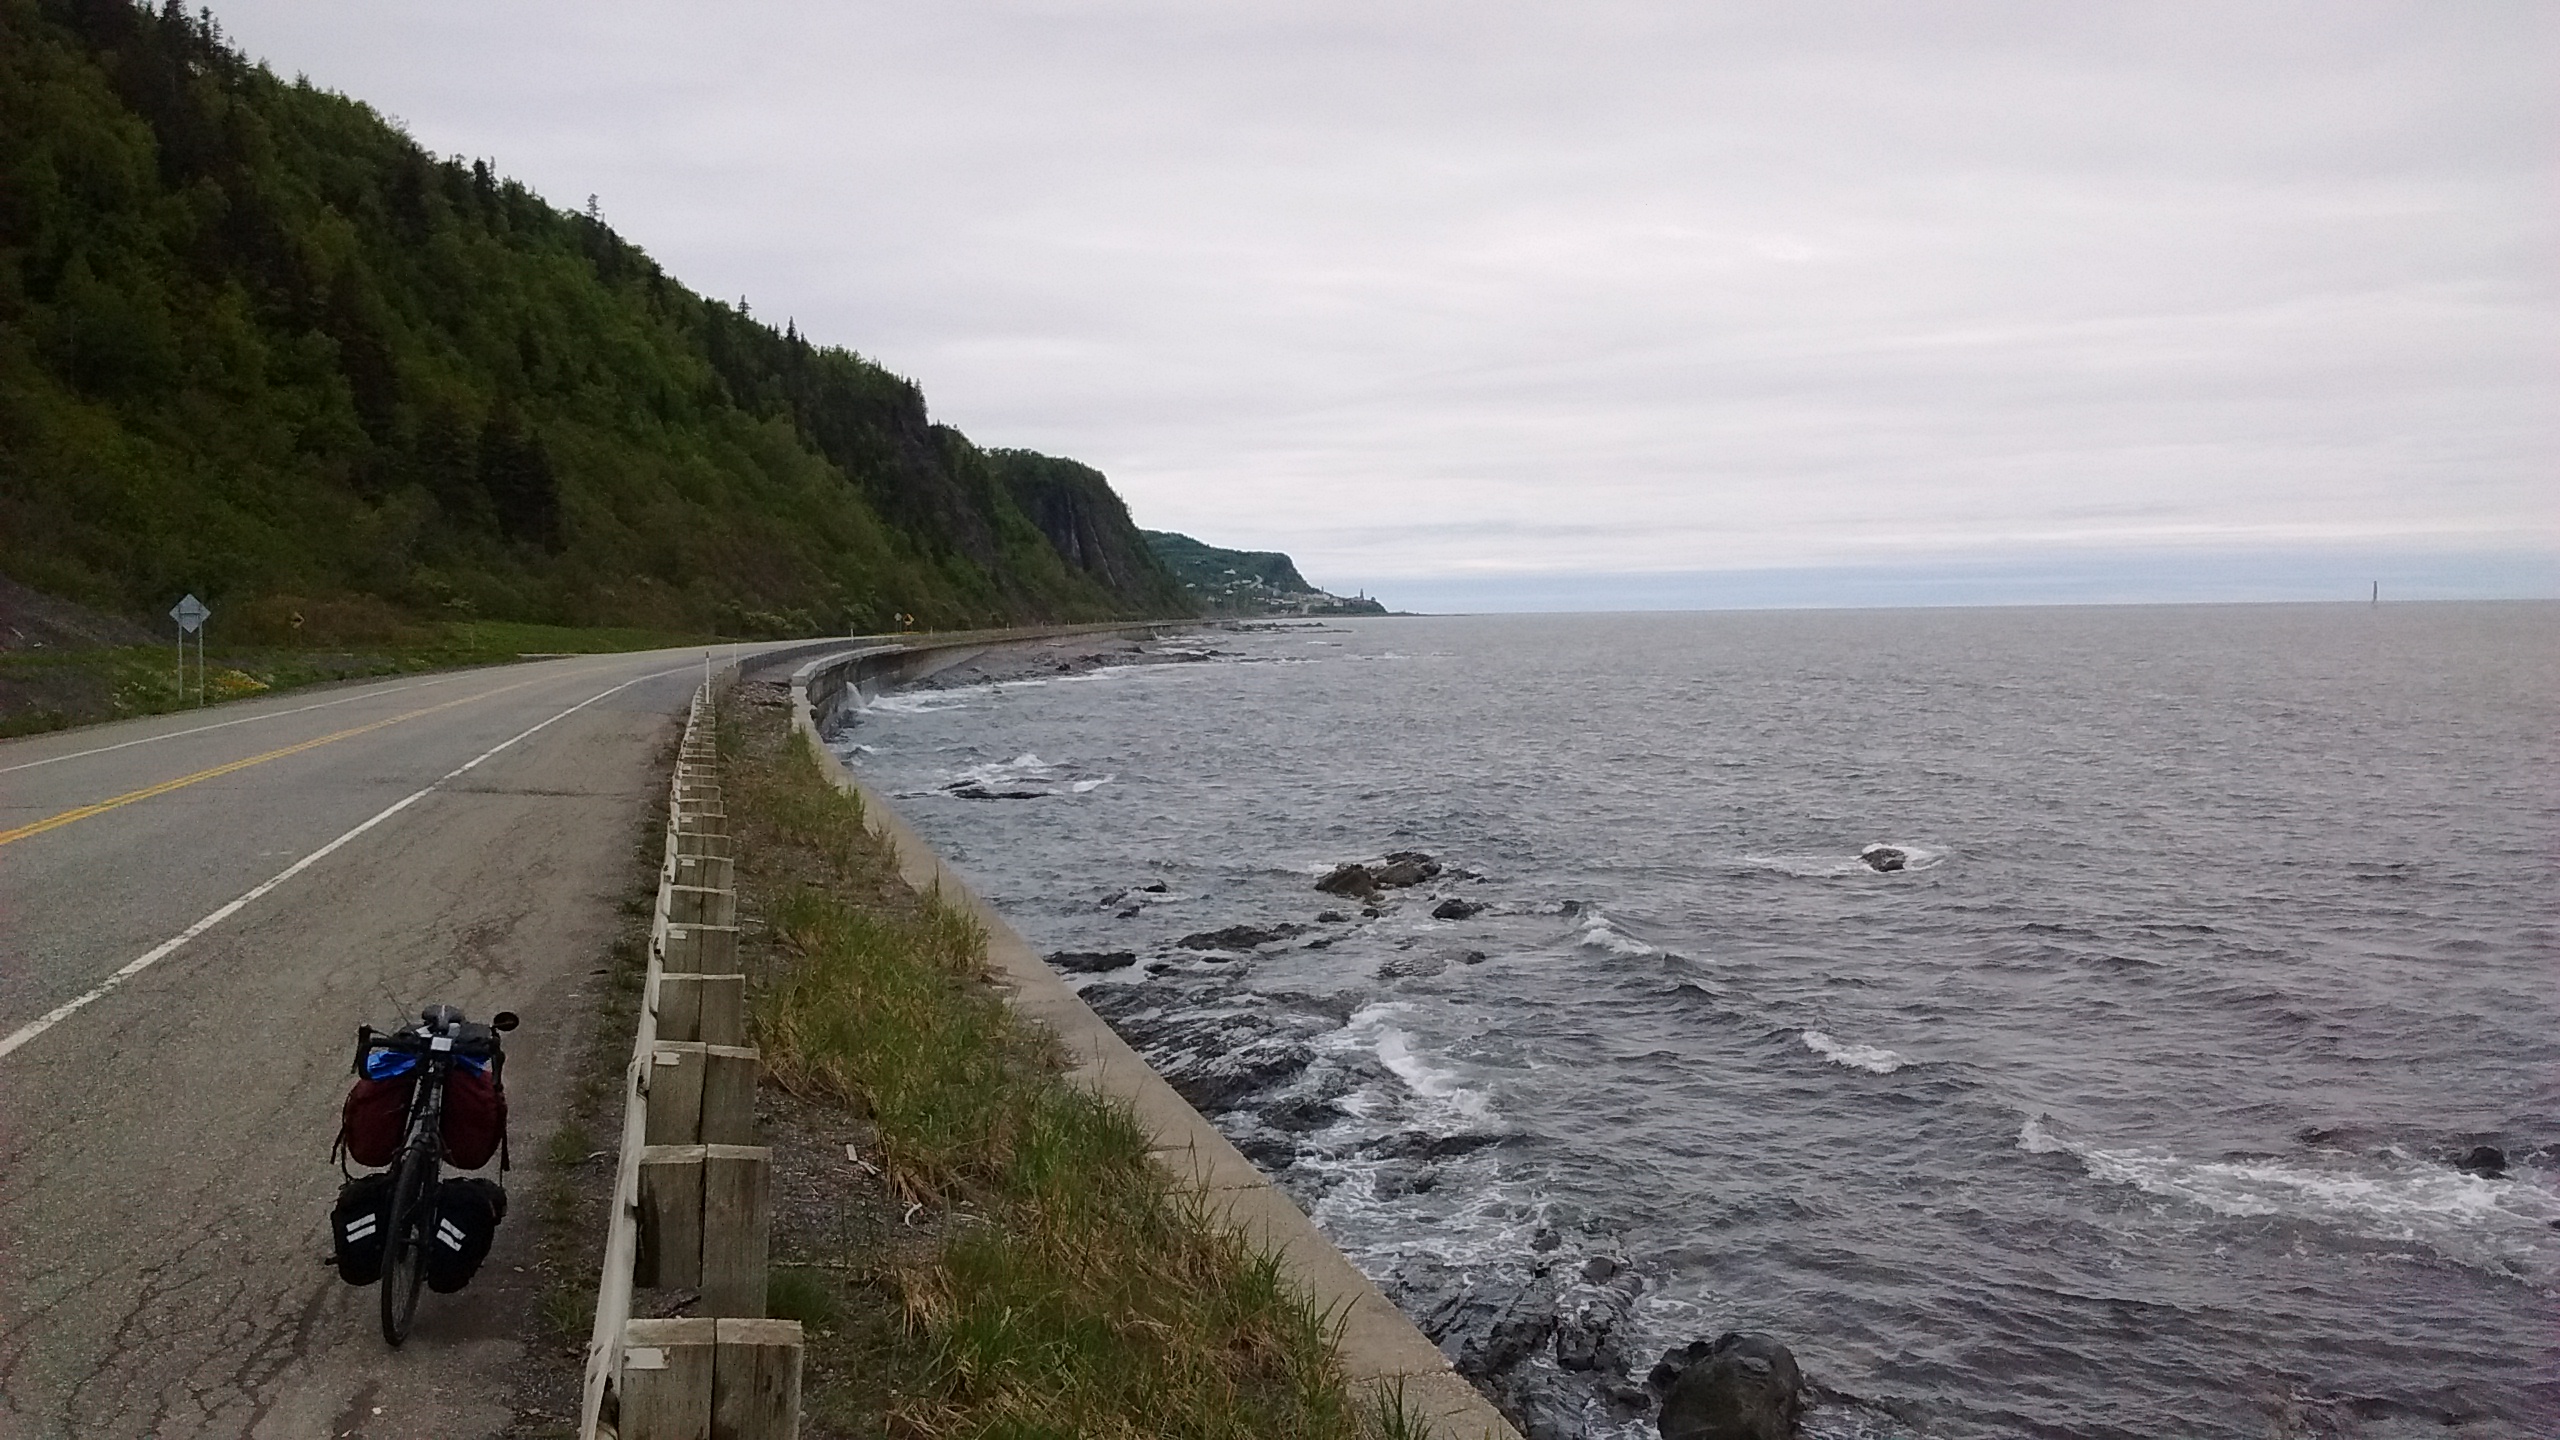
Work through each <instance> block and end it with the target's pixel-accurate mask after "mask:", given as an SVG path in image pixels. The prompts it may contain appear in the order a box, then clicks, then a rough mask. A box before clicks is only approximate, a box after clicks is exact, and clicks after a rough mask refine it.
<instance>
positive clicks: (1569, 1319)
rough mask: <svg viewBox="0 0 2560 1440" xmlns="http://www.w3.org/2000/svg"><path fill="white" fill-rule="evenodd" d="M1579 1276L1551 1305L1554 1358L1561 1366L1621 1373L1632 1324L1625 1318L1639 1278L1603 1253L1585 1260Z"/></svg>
mask: <svg viewBox="0 0 2560 1440" xmlns="http://www.w3.org/2000/svg"><path fill="white" fill-rule="evenodd" d="M1595 1273H1596V1274H1598V1275H1599V1277H1600V1278H1599V1279H1597V1280H1595V1279H1593V1278H1592V1276H1593V1275H1594V1274H1595ZM1582 1277H1583V1278H1582V1283H1581V1284H1579V1285H1574V1286H1570V1287H1568V1288H1567V1289H1566V1290H1565V1292H1564V1294H1563V1296H1562V1298H1561V1299H1560V1300H1559V1301H1558V1302H1557V1305H1556V1340H1555V1349H1556V1363H1557V1364H1558V1365H1561V1366H1563V1367H1564V1368H1565V1369H1567V1370H1581V1371H1600V1372H1603V1373H1606V1374H1610V1375H1621V1376H1622V1375H1625V1374H1626V1373H1627V1364H1628V1355H1627V1344H1626V1340H1627V1332H1628V1331H1629V1330H1631V1329H1633V1328H1634V1327H1633V1326H1632V1325H1631V1324H1630V1323H1629V1322H1630V1321H1631V1320H1632V1319H1633V1318H1634V1316H1635V1309H1636V1297H1637V1296H1639V1295H1641V1294H1643V1293H1644V1281H1643V1279H1642V1278H1641V1277H1639V1276H1638V1275H1636V1274H1635V1272H1633V1271H1631V1270H1628V1269H1626V1268H1625V1267H1624V1266H1623V1265H1621V1264H1619V1263H1618V1261H1617V1260H1616V1259H1615V1258H1614V1257H1612V1256H1607V1255H1595V1256H1593V1257H1591V1259H1589V1260H1587V1261H1585V1262H1584V1263H1583V1266H1582Z"/></svg>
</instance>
